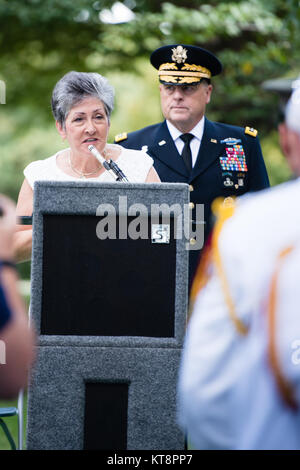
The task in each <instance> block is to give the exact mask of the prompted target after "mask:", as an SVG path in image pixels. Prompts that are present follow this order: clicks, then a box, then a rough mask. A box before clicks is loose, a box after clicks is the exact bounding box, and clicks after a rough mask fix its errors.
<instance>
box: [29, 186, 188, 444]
mask: <svg viewBox="0 0 300 470" xmlns="http://www.w3.org/2000/svg"><path fill="white" fill-rule="evenodd" d="M188 203H189V189H188V186H187V185H185V184H175V183H162V184H130V183H94V182H87V181H83V182H52V181H49V182H37V183H36V184H35V189H34V212H33V229H34V230H33V256H32V270H31V276H32V281H31V306H30V313H31V321H32V323H33V324H34V326H35V328H36V331H37V335H38V345H37V361H36V364H35V366H34V369H33V372H32V376H31V379H30V384H29V388H28V419H27V448H28V449H53V450H54V449H105V450H110V449H116V450H117V449H118V450H122V449H123V450H125V449H128V450H145V449H156V450H158V449H161V450H182V449H184V442H185V439H184V436H183V434H182V432H181V431H180V429H179V428H178V426H177V424H176V384H177V374H178V365H179V361H180V355H181V348H182V344H183V338H184V332H185V323H186V313H187V296H188V253H189V252H188V250H187V249H186V247H187V243H188V238H187V237H186V233H187V227H186V225H187V224H188V221H187V220H186V217H185V215H186V213H187V210H186V208H187V207H188ZM170 208H171V211H170Z"/></svg>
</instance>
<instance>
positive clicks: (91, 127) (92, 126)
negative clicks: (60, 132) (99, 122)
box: [85, 121, 96, 134]
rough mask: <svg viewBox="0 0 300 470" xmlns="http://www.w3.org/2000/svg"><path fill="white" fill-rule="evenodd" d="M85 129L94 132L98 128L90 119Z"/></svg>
mask: <svg viewBox="0 0 300 470" xmlns="http://www.w3.org/2000/svg"><path fill="white" fill-rule="evenodd" d="M85 130H86V132H88V133H89V134H94V132H95V131H96V129H95V126H94V124H93V122H92V121H88V122H87V124H86V128H85Z"/></svg>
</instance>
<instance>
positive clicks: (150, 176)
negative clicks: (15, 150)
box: [15, 72, 160, 262]
mask: <svg viewBox="0 0 300 470" xmlns="http://www.w3.org/2000/svg"><path fill="white" fill-rule="evenodd" d="M51 105H52V112H53V115H54V119H55V122H56V128H57V130H58V132H59V134H60V135H61V137H62V138H63V139H66V140H67V142H68V144H69V148H67V149H63V150H60V151H58V152H57V153H56V154H55V155H52V156H51V157H49V158H46V159H44V160H37V161H34V162H32V163H30V164H29V165H28V166H27V167H26V168H25V170H24V175H25V179H24V182H23V184H22V187H21V189H20V193H19V197H18V203H17V215H19V216H26V215H28V216H31V215H32V210H33V185H34V182H35V181H41V180H56V181H74V180H80V179H88V180H89V181H99V182H111V181H114V178H113V176H112V174H111V173H112V172H111V171H107V170H106V161H109V162H112V165H114V166H115V164H116V165H117V168H118V169H120V170H121V173H122V174H123V175H126V178H127V180H128V181H130V182H133V183H144V182H146V183H147V182H148V183H156V182H160V179H159V177H158V175H157V173H156V171H155V169H154V167H153V160H152V158H151V157H150V156H149V155H147V154H146V153H145V152H143V151H139V150H131V149H126V148H123V147H121V146H119V145H116V144H108V143H107V138H108V132H109V127H110V115H111V112H112V110H113V106H114V90H113V88H112V86H111V85H110V84H109V83H108V81H107V79H106V78H104V77H103V76H101V75H99V74H98V73H84V72H69V73H67V74H66V75H64V76H63V77H62V78H61V79H60V80H59V81H58V82H57V84H56V85H55V87H54V90H53V94H52V101H51ZM91 146H92V147H91ZM89 147H90V149H89ZM91 149H92V150H93V153H91ZM99 154H100V155H99ZM97 155H98V156H99V158H96V156H97ZM103 161H104V165H103V164H102V163H103ZM101 162H102V163H101ZM31 248H32V226H31V225H19V226H17V232H16V234H15V257H16V260H17V261H19V262H21V261H26V260H28V259H30V257H31Z"/></svg>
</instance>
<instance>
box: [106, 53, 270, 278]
mask: <svg viewBox="0 0 300 470" xmlns="http://www.w3.org/2000/svg"><path fill="white" fill-rule="evenodd" d="M150 60H151V63H152V65H153V66H154V67H155V68H156V69H157V70H158V77H159V81H160V87H159V89H160V96H161V108H162V112H163V115H164V117H165V120H164V121H163V122H161V123H159V124H154V125H152V126H149V127H146V128H144V129H141V130H138V131H135V132H131V133H129V134H127V133H122V134H119V135H117V136H116V137H115V142H116V143H119V144H120V145H122V146H124V147H127V148H134V149H143V150H146V151H147V152H148V154H149V155H151V157H152V158H153V159H154V166H155V169H156V171H157V172H158V174H159V176H160V179H161V181H163V182H180V183H187V184H189V187H190V191H191V194H190V200H191V203H192V207H193V206H195V205H196V204H204V219H205V233H204V235H205V238H206V237H207V235H208V233H209V231H210V218H211V209H210V206H211V203H212V201H213V200H214V199H215V198H216V197H219V196H222V197H228V196H240V195H242V194H244V193H245V192H247V191H256V190H259V189H262V188H266V187H267V186H268V185H269V181H268V176H267V172H266V168H265V164H264V161H263V157H262V152H261V148H260V143H259V139H258V137H257V131H256V130H255V129H252V128H250V127H246V128H241V127H236V126H231V125H226V124H221V123H217V122H212V121H209V120H208V119H207V118H206V117H205V110H206V105H207V104H208V103H209V102H210V98H211V93H212V88H213V87H212V84H211V77H212V76H215V75H218V74H220V73H221V71H222V64H221V63H220V61H219V60H218V58H217V57H215V55H213V54H212V53H211V52H209V51H207V50H205V49H202V48H200V47H196V46H191V45H178V44H175V45H170V46H163V47H160V48H159V49H157V50H155V51H154V52H153V53H152V55H151V59H150ZM195 213H196V210H195V207H194V209H193V212H192V217H193V219H195ZM196 222H200V223H201V221H196ZM198 254H199V251H194V250H193V251H190V279H191V278H192V276H193V273H194V270H195V268H196V264H197V260H198Z"/></svg>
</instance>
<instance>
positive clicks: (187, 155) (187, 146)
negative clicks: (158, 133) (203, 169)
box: [180, 134, 194, 172]
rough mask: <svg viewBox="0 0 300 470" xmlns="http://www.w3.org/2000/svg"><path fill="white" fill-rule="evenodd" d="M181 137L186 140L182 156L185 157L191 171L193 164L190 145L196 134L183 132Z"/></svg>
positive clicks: (184, 159) (186, 164)
mask: <svg viewBox="0 0 300 470" xmlns="http://www.w3.org/2000/svg"><path fill="white" fill-rule="evenodd" d="M180 138H181V139H182V140H183V142H184V147H183V150H182V154H181V156H182V158H183V161H184V163H185V166H186V167H187V169H188V171H189V172H191V171H192V168H193V165H192V152H191V147H190V141H191V140H192V139H193V138H194V136H193V135H192V134H182V135H181V136H180Z"/></svg>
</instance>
